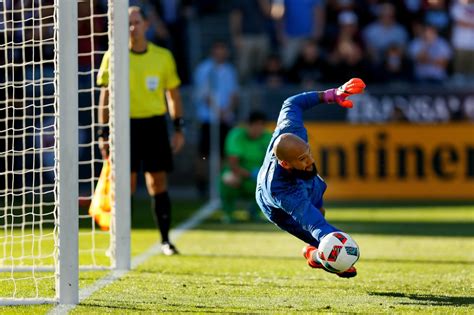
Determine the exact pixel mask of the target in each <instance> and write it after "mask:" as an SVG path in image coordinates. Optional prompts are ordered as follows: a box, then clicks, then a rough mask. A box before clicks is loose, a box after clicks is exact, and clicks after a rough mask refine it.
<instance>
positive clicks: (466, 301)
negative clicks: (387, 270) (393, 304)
mask: <svg viewBox="0 0 474 315" xmlns="http://www.w3.org/2000/svg"><path fill="white" fill-rule="evenodd" d="M368 294H369V295H376V296H386V297H394V298H407V299H409V300H410V302H401V303H398V304H420V305H433V306H443V305H444V306H472V305H474V297H471V296H442V295H432V294H407V293H400V292H368Z"/></svg>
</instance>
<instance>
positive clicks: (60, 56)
mask: <svg viewBox="0 0 474 315" xmlns="http://www.w3.org/2000/svg"><path fill="white" fill-rule="evenodd" d="M127 2H128V1H126V0H115V1H114V0H109V1H108V2H106V1H96V0H84V1H63V0H22V1H14V0H0V304H24V303H44V302H48V301H52V302H55V301H59V302H60V303H75V302H77V299H78V295H77V290H78V287H77V286H78V268H77V267H78V262H79V266H80V268H81V269H110V268H122V269H126V268H128V267H129V237H130V235H129V229H130V223H129V222H130V221H129V218H124V219H123V220H116V217H117V216H118V215H119V214H121V213H124V214H125V215H127V213H128V211H129V209H126V207H129V198H128V197H127V198H125V197H124V196H123V195H126V194H127V193H128V192H129V190H128V188H127V186H126V185H125V184H123V183H122V181H123V180H124V179H125V180H127V177H126V176H125V175H120V174H115V169H116V168H117V169H119V167H120V168H122V169H123V165H124V163H127V162H128V160H127V159H126V158H123V159H121V158H119V159H117V158H116V156H119V155H120V153H121V152H122V155H123V156H126V154H123V152H126V151H125V150H127V149H128V147H127V146H126V145H115V143H119V141H115V139H116V138H117V136H121V137H125V138H124V139H123V140H122V139H121V141H123V142H128V138H127V134H126V132H127V131H128V129H127V125H126V124H125V125H123V126H122V125H121V124H122V123H121V122H119V121H120V119H118V118H122V120H124V119H123V117H124V115H125V117H127V118H128V109H127V108H126V106H125V105H120V104H117V105H116V104H115V102H114V99H116V98H118V97H121V99H123V100H124V101H123V104H126V103H127V102H126V101H125V100H127V96H128V94H127V93H128V91H126V90H127V88H128V86H127V85H125V86H124V85H123V83H121V84H122V85H120V83H119V84H116V83H115V82H114V78H115V76H116V75H121V76H122V77H123V78H126V77H127V76H126V75H128V73H127V72H122V73H121V72H120V71H121V69H124V68H126V67H128V63H127V62H128V61H127V59H126V58H125V54H124V53H123V51H124V49H121V50H120V49H118V52H117V54H114V51H113V49H114V47H125V51H126V49H127V48H126V47H127V44H126V40H127V38H128V32H127V29H126V28H125V31H124V30H123V29H122V30H120V31H121V32H120V34H121V37H122V39H120V40H116V38H115V37H114V36H115V35H114V32H113V28H114V26H115V22H114V21H115V19H114V17H115V16H116V17H117V19H118V18H120V19H121V21H122V23H121V24H122V25H125V27H128V23H126V22H124V21H127V19H128V16H127V6H128V5H127ZM119 9H120V10H119ZM122 28H123V26H122ZM117 33H119V32H117ZM107 49H111V50H112V55H113V56H114V57H113V58H112V60H111V64H112V65H114V64H115V61H116V60H115V61H114V58H115V59H118V60H119V61H120V60H121V62H122V66H116V68H117V69H115V70H116V71H115V72H117V73H115V72H114V71H111V72H112V75H111V79H110V81H111V84H110V91H111V92H110V94H111V105H110V106H111V121H110V126H111V141H112V144H111V151H112V165H113V167H112V177H114V179H115V182H116V183H115V187H116V189H123V193H121V194H115V195H118V198H116V203H115V204H118V202H121V203H122V204H121V205H120V206H115V204H114V207H113V209H112V222H111V228H110V229H109V230H108V231H103V230H101V229H100V228H99V227H98V226H97V225H96V223H95V221H94V219H93V218H91V217H90V216H89V214H88V208H89V203H90V201H91V199H92V196H93V194H94V190H95V185H96V183H97V180H98V177H99V174H100V170H101V167H102V163H103V161H102V158H101V156H100V153H99V151H98V148H97V140H96V137H95V134H96V128H97V106H98V96H99V88H98V87H97V86H96V84H95V78H96V76H97V72H98V69H99V66H100V60H101V58H102V55H103V54H104V53H105V51H106V50H107ZM115 55H117V56H115ZM112 67H113V66H111V68H112ZM111 70H112V69H111ZM126 84H128V81H126ZM115 86H118V88H117V89H121V90H120V91H118V92H117V93H116V92H115V89H116V87H115ZM120 111H122V112H121V113H120V114H119V112H120ZM119 128H121V130H122V134H119V135H117V134H115V132H114V130H115V129H119ZM127 185H128V184H127ZM117 222H120V223H119V224H117ZM124 233H125V234H124ZM117 238H119V239H120V240H121V242H122V243H123V244H124V246H121V247H117V246H115V245H116V244H117Z"/></svg>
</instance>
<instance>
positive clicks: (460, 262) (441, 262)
mask: <svg viewBox="0 0 474 315" xmlns="http://www.w3.org/2000/svg"><path fill="white" fill-rule="evenodd" d="M236 257H238V258H239V259H242V260H254V259H260V260H265V261H269V260H275V261H282V260H285V261H303V258H302V257H300V256H299V255H295V256H278V255H275V253H269V254H268V255H261V254H255V255H242V254H241V253H235V254H229V253H227V254H226V253H222V252H219V253H216V254H199V255H195V254H181V255H180V257H179V259H181V258H184V259H188V258H189V259H214V258H215V259H226V258H228V259H235V258H236ZM163 259H169V257H166V258H165V257H163ZM363 261H364V262H371V263H384V264H424V265H426V264H436V265H472V264H473V261H469V260H439V259H432V260H430V259H400V258H394V259H390V258H363Z"/></svg>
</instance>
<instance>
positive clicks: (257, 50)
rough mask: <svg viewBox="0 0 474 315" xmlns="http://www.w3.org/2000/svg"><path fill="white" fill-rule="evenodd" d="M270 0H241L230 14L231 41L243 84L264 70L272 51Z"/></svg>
mask: <svg viewBox="0 0 474 315" xmlns="http://www.w3.org/2000/svg"><path fill="white" fill-rule="evenodd" d="M270 8H271V4H270V1H269V0H238V1H234V6H233V8H232V11H231V14H230V30H231V35H232V42H233V45H234V48H235V51H236V53H237V68H238V70H239V76H240V79H241V81H246V80H247V79H248V78H249V76H251V75H255V74H256V73H258V72H259V71H261V70H262V69H261V66H262V65H263V63H264V61H265V58H266V56H267V54H268V51H269V46H270V42H269V40H270V38H269V34H268V28H269V23H270Z"/></svg>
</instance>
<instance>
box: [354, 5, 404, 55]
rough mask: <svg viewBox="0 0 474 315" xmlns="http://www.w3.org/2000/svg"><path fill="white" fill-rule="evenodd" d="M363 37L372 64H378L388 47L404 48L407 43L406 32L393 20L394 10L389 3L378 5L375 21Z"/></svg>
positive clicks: (365, 30) (367, 28) (364, 32)
mask: <svg viewBox="0 0 474 315" xmlns="http://www.w3.org/2000/svg"><path fill="white" fill-rule="evenodd" d="M363 35H364V41H365V43H366V45H367V48H368V51H369V56H370V58H371V60H372V62H373V63H380V61H381V60H382V57H383V54H384V52H385V50H386V49H387V48H388V47H389V46H390V45H393V44H397V45H399V46H401V47H405V45H406V44H407V41H408V34H407V32H406V30H405V29H404V28H403V26H401V25H400V24H399V23H398V22H397V21H396V19H395V8H394V6H393V5H392V4H391V3H384V4H381V5H380V7H379V12H378V19H377V21H375V22H373V23H371V24H369V25H368V26H367V27H366V28H365V29H364V31H363Z"/></svg>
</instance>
